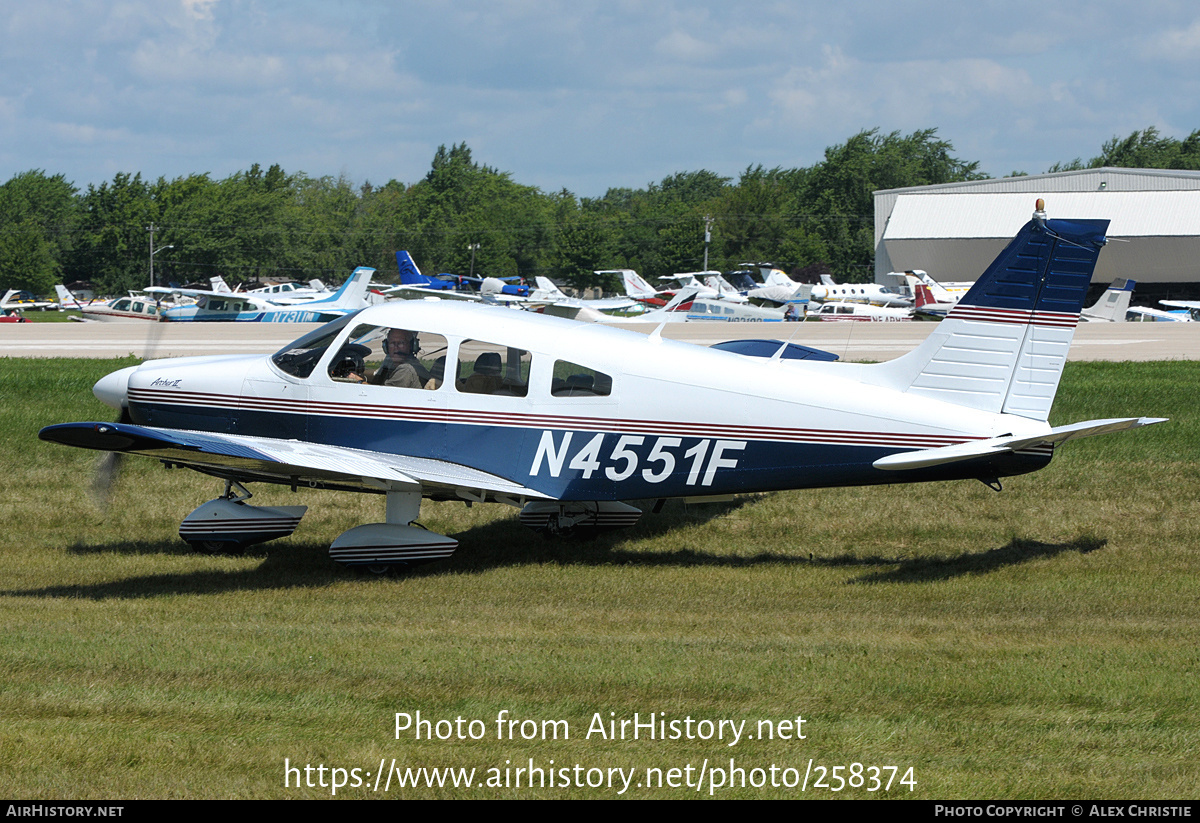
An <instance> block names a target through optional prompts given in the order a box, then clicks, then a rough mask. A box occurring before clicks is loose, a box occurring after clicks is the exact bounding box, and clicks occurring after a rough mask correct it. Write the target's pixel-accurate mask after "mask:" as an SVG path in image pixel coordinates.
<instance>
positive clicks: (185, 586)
mask: <svg viewBox="0 0 1200 823" xmlns="http://www.w3.org/2000/svg"><path fill="white" fill-rule="evenodd" d="M754 499H755V498H738V499H736V500H733V501H729V502H726V503H709V504H706V505H703V506H682V505H674V506H672V507H669V508H668V509H666V510H665V511H664V512H663V513H662V516H660V517H655V518H645V519H643V520H642V521H641V522H640V523H639V524H638V525H637V526H635V527H634V528H633V529H629V530H625V531H624V532H623V533H620V534H609V535H601V536H599V537H597V538H594V539H589V540H543V539H540V538H537V537H536V536H534V535H531V534H529V533H528V532H526V531H525V530H524V528H523V527H522V526H521V525H520V524H519V523H518V522H517V521H516V520H515V519H508V520H497V521H494V522H492V523H488V524H485V525H482V526H476V527H474V528H471V529H469V530H467V531H465V532H461V533H460V534H458V535H456V537H457V538H458V539H459V540H460V544H459V549H458V551H457V552H456V553H455V557H454V559H453V560H449V561H438V562H434V563H430V564H428V565H424V566H417V567H414V568H412V569H409V570H407V571H405V572H402V573H401V575H402V576H403V577H405V578H410V579H417V578H421V577H434V576H439V575H442V574H446V573H454V574H473V573H480V572H485V571H488V570H491V569H497V568H505V567H509V566H519V565H528V564H535V565H540V564H557V565H578V566H606V565H623V566H633V567H645V568H652V567H662V566H674V567H681V568H685V567H692V566H710V567H725V568H742V567H750V566H761V565H780V566H800V565H811V566H824V567H828V568H868V567H872V568H877V567H880V566H888V567H894V568H890V569H889V570H887V571H874V572H871V573H869V574H865V575H863V576H860V577H857V578H854V579H852V580H848V581H847V582H848V583H852V584H857V583H930V582H935V581H939V580H948V579H952V578H955V577H961V576H964V575H981V574H988V573H990V572H994V571H998V570H1000V569H1003V568H1006V567H1010V566H1017V565H1020V564H1022V563H1027V562H1029V561H1031V560H1036V559H1039V558H1052V557H1055V556H1057V555H1059V554H1063V553H1065V552H1078V553H1080V554H1087V553H1089V552H1093V551H1096V550H1098V549H1101V548H1103V547H1104V546H1105V545H1106V544H1107V542H1108V541H1107V540H1104V539H1102V538H1097V537H1092V536H1081V537H1077V538H1075V539H1074V540H1070V541H1067V542H1063V543H1045V542H1041V541H1038V540H1029V539H1023V538H1014V539H1013V540H1011V541H1009V543H1008V544H1007V545H1005V546H1001V547H999V548H992V549H986V550H983V551H978V552H970V553H967V554H963V555H959V556H957V557H950V558H936V557H935V558H904V557H899V558H898V557H894V556H893V557H885V556H882V555H868V556H853V555H846V554H843V555H839V556H834V557H814V556H813V555H812V554H811V553H808V552H804V553H801V552H798V551H797V552H794V553H784V552H781V553H773V552H760V553H758V554H754V555H730V554H724V553H717V552H710V551H705V550H703V549H699V548H696V549H693V548H684V549H677V550H675V551H670V552H662V551H639V550H637V549H631V548H627V546H628V545H631V544H635V545H636V542H637V541H641V540H645V539H649V538H652V537H655V536H658V535H660V534H665V533H667V532H670V531H673V530H675V529H677V528H678V527H679V526H681V525H686V524H693V525H694V524H698V523H703V522H706V521H708V520H711V519H714V518H718V517H722V516H727V515H730V514H733V513H734V512H736V511H737V510H738V509H739V508H741V507H742V506H744V505H746V504H748V503H751V502H753V501H754ZM631 537H632V538H634V540H632V541H631V540H630V538H631ZM69 551H70V552H71V553H74V554H101V553H113V554H121V555H153V554H159V555H161V554H166V555H181V556H183V555H186V556H189V557H192V556H194V555H193V554H192V553H191V552H190V550H189V549H188V548H187V547H186V546H185V545H184V544H182V543H178V544H176V543H174V542H172V543H168V544H166V545H164V543H162V542H156V541H128V542H122V543H117V544H107V545H103V546H100V545H94V546H88V545H76V546H74V547H72V548H71V549H69ZM244 556H246V557H251V558H253V557H260V558H262V562H261V563H260V564H259V565H257V566H255V567H254V568H249V569H238V570H233V571H230V570H218V569H210V570H199V571H189V572H177V573H166V574H156V575H142V576H137V577H129V578H126V579H123V580H113V581H108V582H104V583H95V584H73V585H62V586H46V587H43V588H35V589H27V590H23V591H22V590H7V591H2V592H0V595H4V596H18V597H82V598H87V599H91V600H108V599H132V598H146V597H162V596H168V595H178V594H219V593H224V592H229V591H243V590H246V591H254V590H271V589H291V588H297V589H304V588H322V587H325V586H328V585H330V584H331V583H335V582H338V581H340V580H344V579H346V578H347V577H348V576H355V575H356V576H358V577H360V578H362V579H364V580H370V579H372V577H373V576H372V575H370V574H369V573H365V572H349V573H348V572H347V571H346V570H345V569H344V568H341V567H338V566H334V565H332V564H330V562H329V555H328V546H327V545H326V544H325V543H323V542H313V543H293V544H291V545H287V546H283V545H280V546H278V548H277V549H276V550H274V551H270V550H268V549H267V548H266V547H265V546H256V547H252V548H251V549H250V550H248V551H247V552H246V553H245V555H244Z"/></svg>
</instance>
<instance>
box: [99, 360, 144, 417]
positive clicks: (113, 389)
mask: <svg viewBox="0 0 1200 823" xmlns="http://www.w3.org/2000/svg"><path fill="white" fill-rule="evenodd" d="M137 369H138V367H137V366H126V367H125V368H123V369H120V370H118V371H115V372H113V373H112V374H109V375H105V376H104V377H101V378H100V379H99V380H98V381H96V385H95V386H93V387H92V394H94V395H96V399H97V400H99V401H100V402H101V403H103V404H104V405H106V406H112V407H113V408H114V409H118V410H120V409H122V408H124V407H125V406H127V405H129V400H128V394H129V376H130V375H131V374H133V373H134V372H135V371H137Z"/></svg>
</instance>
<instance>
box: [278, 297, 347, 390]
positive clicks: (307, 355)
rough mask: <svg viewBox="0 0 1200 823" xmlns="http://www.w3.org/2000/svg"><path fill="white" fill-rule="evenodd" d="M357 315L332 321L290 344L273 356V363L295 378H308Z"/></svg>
mask: <svg viewBox="0 0 1200 823" xmlns="http://www.w3.org/2000/svg"><path fill="white" fill-rule="evenodd" d="M355 314H358V312H354V314H347V315H346V316H345V317H339V318H338V319H337V320H330V321H329V322H328V323H326V324H325V325H324V326H321V327H320V328H319V329H313V330H312V331H310V332H309V333H308V334H306V335H304V336H303V337H301V338H300V339H299V340H296V341H295V342H292V343H289V344H288V345H287V346H285V347H283V348H282V349H280V350H279V351H277V352H276V353H275V354H273V355H271V362H272V363H274V364H275V365H276V366H278V367H279V368H280V369H281V370H282V371H285V372H287V373H288V374H290V375H292V376H293V377H301V378H303V377H308V376H309V375H310V374H312V371H313V369H314V368H316V365H317V363H318V362H319V361H320V359H321V356H322V355H323V354H325V350H326V349H327V348H329V344H330V343H332V342H333V339H334V338H335V337H337V336H338V333H339V332H341V330H342V329H343V328H344V327H345V326H346V324H347V323H349V322H350V321H351V319H353V318H354V315H355Z"/></svg>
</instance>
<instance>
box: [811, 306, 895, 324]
mask: <svg viewBox="0 0 1200 823" xmlns="http://www.w3.org/2000/svg"><path fill="white" fill-rule="evenodd" d="M912 318H913V310H912V309H890V308H887V307H886V306H873V305H871V304H870V303H848V302H845V301H841V300H837V301H834V302H832V303H822V304H821V305H820V307H819V308H818V309H817V310H816V311H810V312H809V313H808V316H807V317H806V318H805V319H806V320H828V321H838V320H858V321H865V322H886V323H903V322H907V321H909V320H912Z"/></svg>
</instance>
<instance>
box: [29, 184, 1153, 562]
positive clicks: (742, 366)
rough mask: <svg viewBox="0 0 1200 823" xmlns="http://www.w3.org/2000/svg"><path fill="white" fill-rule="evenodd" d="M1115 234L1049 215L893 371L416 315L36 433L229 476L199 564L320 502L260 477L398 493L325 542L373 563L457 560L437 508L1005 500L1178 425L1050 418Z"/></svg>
mask: <svg viewBox="0 0 1200 823" xmlns="http://www.w3.org/2000/svg"><path fill="white" fill-rule="evenodd" d="M1107 227H1108V221H1107V220H1048V219H1046V216H1045V213H1044V211H1042V208H1041V202H1040V201H1039V203H1038V210H1037V211H1036V212H1035V214H1034V219H1033V220H1032V221H1031V222H1029V223H1028V224H1027V225H1026V226H1025V227H1024V228H1022V229H1021V231H1020V232H1019V233H1018V234H1017V236H1016V237H1015V238H1014V240H1013V241H1012V242H1011V243H1010V244H1009V246H1008V247H1007V248H1006V249H1005V250H1004V251H1003V252H1002V253H1001V254H1000V256H999V257H998V258H997V259H996V260H995V261H994V262H993V263H992V264H991V266H990V267H989V268H988V269H987V271H986V272H984V274H983V275H982V276H981V277H980V278H979V280H978V282H977V283H976V284H975V285H974V286H973V287H972V289H971V290H970V292H969V293H968V294H967V295H966V296H965V297H964V298H963V299H962V300H961V301H960V303H959V305H957V306H956V307H955V308H954V309H953V310H952V311H951V312H950V313H949V315H948V316H947V317H946V319H945V320H944V321H942V322H941V323H940V324H938V327H937V328H935V329H934V330H933V332H932V333H931V334H930V335H929V337H928V338H927V339H926V340H925V341H924V342H923V343H922V344H921V345H920V346H918V347H917V348H916V349H914V350H913V351H911V352H909V353H908V354H906V355H904V356H902V357H899V358H897V359H896V360H893V361H890V362H886V363H878V364H861V363H842V362H828V361H823V360H819V359H791V358H790V357H785V356H784V354H785V352H786V350H787V344H783V343H779V344H778V348H776V349H775V353H774V354H772V355H770V356H747V355H746V354H739V353H735V352H733V351H726V350H718V349H709V348H704V347H700V346H695V345H691V344H687V343H679V342H674V341H671V340H665V339H663V338H662V337H661V336H660V334H659V333H658V332H659V331H661V329H659V330H658V331H656V332H655V333H653V334H651V335H648V336H647V335H641V334H637V333H633V332H629V331H624V330H621V329H617V328H612V327H608V326H601V325H598V324H588V323H576V322H572V321H569V320H562V319H559V318H553V317H544V316H540V315H537V314H534V313H529V312H511V311H510V312H505V311H496V310H495V309H490V308H487V307H484V306H478V305H474V304H469V303H449V302H445V301H400V302H393V303H388V304H385V305H379V306H373V307H371V308H367V309H364V310H362V311H361V312H358V313H356V314H353V315H349V316H346V317H343V318H341V319H339V320H336V321H333V322H331V323H329V324H327V325H325V326H322V327H321V328H319V329H316V330H314V331H313V332H311V333H309V334H307V335H305V336H303V337H301V338H300V339H298V340H296V341H295V342H293V343H291V344H289V345H288V346H285V347H284V348H283V349H281V350H280V351H278V352H276V353H275V354H273V355H269V356H240V355H239V356H223V357H192V358H182V359H175V360H158V361H150V362H146V363H143V364H141V365H139V366H130V367H128V368H124V369H121V370H119V371H116V372H113V373H112V374H110V375H108V376H106V377H104V378H102V379H101V380H100V381H99V382H98V383H97V384H96V386H95V389H94V392H95V394H96V396H97V397H98V398H99V399H101V400H102V401H103V402H105V403H106V404H108V405H110V406H112V407H113V408H115V409H119V410H120V417H119V420H118V422H115V423H108V422H85V423H65V424H61V425H55V426H49V427H47V428H44V429H42V431H41V433H40V434H39V436H40V437H41V439H43V440H46V441H50V442H55V443H62V444H65V445H70V446H79V447H83V448H89V449H97V450H101V451H107V452H121V453H127V454H137V455H144V456H147V457H151V458H154V459H157V460H160V461H161V462H163V463H164V464H166V465H168V466H173V467H185V468H190V469H193V470H195V471H198V472H201V473H204V474H208V475H211V476H213V477H215V478H218V479H219V480H223V481H224V483H225V492H224V493H223V494H222V495H221V496H220V497H218V498H216V499H215V500H212V501H209V502H208V503H205V504H204V505H202V506H200V507H199V508H198V509H196V510H195V511H194V512H192V513H191V514H190V515H188V517H187V518H186V519H185V520H184V521H183V524H182V526H181V527H180V535H181V537H182V538H183V539H184V540H185V541H187V542H189V543H191V544H192V545H193V546H195V547H196V548H198V549H200V550H204V551H214V550H231V551H236V550H238V549H240V548H241V547H243V546H245V545H248V544H251V543H256V542H261V541H264V540H268V539H271V538H274V537H280V536H286V535H288V534H291V532H292V531H293V530H294V529H295V528H296V526H297V524H298V523H299V520H300V518H301V516H302V515H303V514H304V512H305V511H306V507H304V506H283V507H260V506H252V505H250V504H249V503H247V502H246V500H247V498H248V496H249V493H248V492H246V490H245V484H249V483H257V482H262V483H276V484H282V485H286V486H290V487H292V488H293V489H300V488H306V487H314V488H323V489H333V490H341V491H347V492H362V493H369V494H377V495H381V496H383V497H384V498H385V501H386V503H385V505H384V506H383V510H384V511H383V520H382V521H381V522H378V523H371V524H365V525H360V526H357V527H355V528H352V529H350V530H349V531H346V532H344V533H343V534H342V535H340V536H339V537H338V538H337V539H336V540H335V541H334V542H333V544H332V546H331V548H330V555H331V557H332V559H333V560H334V561H337V562H339V563H343V564H347V565H351V566H361V567H365V568H367V569H370V570H373V571H384V570H386V569H387V568H388V567H390V566H403V565H407V564H412V563H416V562H423V561H428V560H432V559H438V558H444V557H447V556H449V555H450V554H451V553H452V552H453V551H454V549H455V547H456V545H457V543H456V541H455V540H454V539H452V538H450V537H444V536H442V535H437V534H432V533H430V532H428V531H426V530H424V529H423V528H420V527H419V526H417V525H415V522H416V520H417V516H418V514H419V511H420V506H421V501H422V499H423V498H430V499H434V500H458V501H464V502H467V503H483V502H497V503H505V504H508V505H511V506H514V507H517V508H519V509H520V510H521V520H522V522H523V523H525V524H526V525H528V526H530V527H532V528H534V529H536V530H539V531H543V532H547V533H551V534H561V533H566V532H571V531H576V532H578V531H585V530H589V529H591V530H595V529H603V528H614V527H617V526H626V525H630V524H632V523H633V522H635V521H636V520H637V519H638V517H639V516H640V514H641V512H640V511H639V510H638V509H637V508H635V507H634V506H632V505H629V503H628V502H626V501H631V500H663V499H667V498H676V497H682V498H698V497H709V496H715V497H720V496H728V495H731V494H738V493H744V492H768V491H775V490H781V489H801V488H815V487H824V486H866V485H872V484H884V483H911V482H925V481H933V480H955V479H963V478H975V479H979V480H981V481H983V482H984V483H986V484H988V485H989V486H992V487H993V488H997V489H998V488H999V487H1000V479H1001V478H1004V477H1008V476H1011V475H1019V474H1025V473H1027V472H1032V471H1035V470H1037V469H1041V468H1043V467H1045V466H1046V465H1048V464H1049V463H1050V461H1051V458H1052V457H1053V455H1054V452H1055V450H1056V449H1057V448H1058V447H1059V446H1061V445H1062V444H1063V443H1065V442H1067V441H1069V440H1072V439H1075V438H1080V437H1087V436H1091V435H1098V434H1105V433H1109V432H1116V431H1121V430H1126V429H1133V428H1137V427H1140V426H1145V425H1147V424H1151V423H1156V422H1161V421H1160V420H1158V419H1156V418H1148V417H1126V418H1118V419H1108V420H1091V421H1087V422H1083V423H1075V424H1072V425H1065V426H1055V427H1052V426H1050V424H1049V423H1048V422H1047V417H1048V415H1049V412H1050V406H1051V404H1052V402H1053V400H1054V395H1055V392H1056V391H1057V388H1058V384H1059V378H1060V376H1061V374H1062V370H1063V365H1064V363H1065V362H1066V356H1067V350H1068V349H1069V348H1070V345H1071V339H1072V336H1073V335H1074V331H1075V326H1076V324H1077V323H1078V322H1079V317H1080V310H1081V308H1082V305H1083V300H1084V295H1085V294H1086V293H1087V289H1088V285H1089V283H1090V282H1091V277H1092V271H1093V269H1094V267H1095V264H1096V258H1097V255H1098V253H1099V251H1100V249H1101V247H1102V246H1103V245H1104V243H1105V236H1104V234H1105V231H1106V230H1107ZM761 348H762V347H760V350H759V353H760V354H761V353H762V352H761ZM771 348H773V347H772V346H770V345H768V346H767V347H766V349H767V350H768V351H770V349H771Z"/></svg>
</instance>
